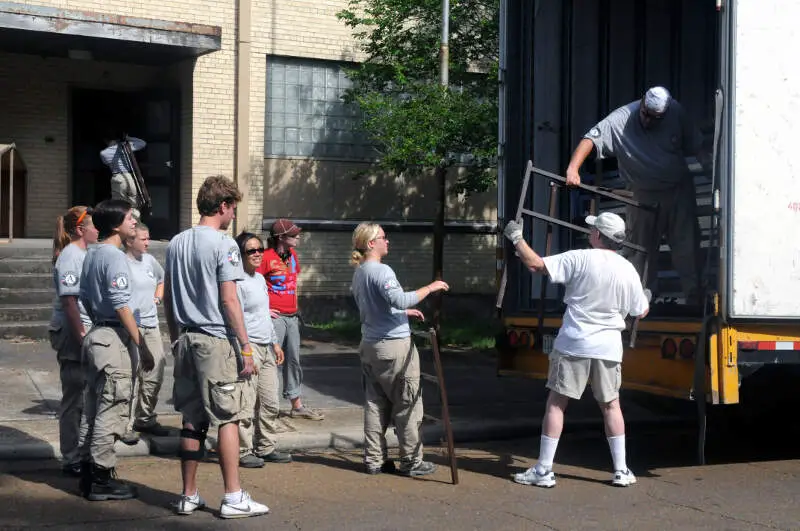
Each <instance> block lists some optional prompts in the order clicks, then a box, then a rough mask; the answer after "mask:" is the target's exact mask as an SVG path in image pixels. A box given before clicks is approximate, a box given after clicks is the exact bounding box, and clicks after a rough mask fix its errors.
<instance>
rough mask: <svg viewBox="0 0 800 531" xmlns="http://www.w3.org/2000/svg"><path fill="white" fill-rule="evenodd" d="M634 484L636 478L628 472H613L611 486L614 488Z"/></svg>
mask: <svg viewBox="0 0 800 531" xmlns="http://www.w3.org/2000/svg"><path fill="white" fill-rule="evenodd" d="M634 483H636V476H634V475H633V472H631V471H630V470H617V471H616V472H614V479H612V480H611V484H612V485H614V486H615V487H629V486H631V485H633V484H634Z"/></svg>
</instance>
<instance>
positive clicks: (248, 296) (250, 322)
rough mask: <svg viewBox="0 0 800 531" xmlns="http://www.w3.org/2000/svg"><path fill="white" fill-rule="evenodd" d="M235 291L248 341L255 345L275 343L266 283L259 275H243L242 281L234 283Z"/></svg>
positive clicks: (276, 340) (275, 338) (276, 339)
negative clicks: (237, 293)
mask: <svg viewBox="0 0 800 531" xmlns="http://www.w3.org/2000/svg"><path fill="white" fill-rule="evenodd" d="M236 290H237V291H238V292H239V301H241V303H242V311H243V312H244V325H245V328H246V329H247V337H248V338H249V339H250V341H252V342H253V343H255V344H257V345H266V344H267V343H277V342H278V338H277V337H276V336H275V328H274V327H273V326H272V318H271V317H270V315H269V292H268V291H267V281H266V280H264V277H263V276H262V275H261V273H255V274H253V275H248V274H247V273H245V275H244V280H242V281H241V282H237V283H236Z"/></svg>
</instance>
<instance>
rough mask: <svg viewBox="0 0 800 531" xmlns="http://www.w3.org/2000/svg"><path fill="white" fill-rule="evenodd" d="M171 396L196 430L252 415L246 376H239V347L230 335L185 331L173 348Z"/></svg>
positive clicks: (184, 418)
mask: <svg viewBox="0 0 800 531" xmlns="http://www.w3.org/2000/svg"><path fill="white" fill-rule="evenodd" d="M173 354H174V356H175V371H174V376H175V385H174V387H173V388H172V400H173V403H174V405H175V410H176V411H179V412H180V413H181V415H183V423H184V424H191V425H192V426H193V427H194V429H195V430H200V429H202V428H203V427H208V426H212V425H213V426H217V427H218V426H221V425H224V424H229V423H231V422H239V421H240V420H242V419H245V418H248V417H251V418H252V416H253V404H252V403H251V402H249V396H248V394H247V392H246V388H247V386H248V385H249V384H248V382H247V381H246V380H243V379H241V378H240V377H239V363H238V360H237V355H236V351H235V350H234V348H233V345H232V344H231V342H230V341H229V340H228V339H223V338H219V337H214V336H210V335H208V334H204V333H202V332H184V333H182V334H181V336H180V337H179V338H178V341H177V343H176V345H175V347H174V349H173Z"/></svg>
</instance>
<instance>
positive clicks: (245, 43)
mask: <svg viewBox="0 0 800 531" xmlns="http://www.w3.org/2000/svg"><path fill="white" fill-rule="evenodd" d="M237 5H238V9H237V20H236V51H235V53H236V77H235V85H236V86H235V88H234V91H235V94H236V107H235V108H236V110H235V112H236V116H235V128H236V131H235V135H236V136H235V145H234V149H233V153H234V159H233V171H234V180H235V182H236V185H237V186H238V187H239V190H241V192H242V201H241V203H239V205H238V206H237V208H236V220H235V221H234V224H233V227H234V229H233V230H234V232H235V233H238V232H241V231H242V230H243V229H244V228H245V227H246V226H247V221H248V219H249V212H248V210H249V209H248V202H249V200H250V189H249V188H250V187H249V183H248V181H249V179H248V175H249V173H250V172H249V169H250V38H251V35H252V25H251V23H252V20H251V11H252V0H238V2H237Z"/></svg>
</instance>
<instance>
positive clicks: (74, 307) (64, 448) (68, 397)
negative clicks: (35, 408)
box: [50, 206, 97, 477]
mask: <svg viewBox="0 0 800 531" xmlns="http://www.w3.org/2000/svg"><path fill="white" fill-rule="evenodd" d="M96 242H97V229H96V228H95V226H94V224H93V223H92V209H91V208H89V207H85V206H74V207H72V208H70V209H69V210H68V211H67V213H66V214H64V215H63V216H59V217H58V220H57V221H56V232H55V236H54V237H53V284H54V285H55V288H56V301H55V303H54V305H53V316H52V318H51V319H50V345H51V346H52V347H53V350H55V351H56V358H57V359H58V367H59V375H60V377H61V405H60V407H59V411H58V434H59V441H60V444H61V456H62V459H63V460H64V464H63V467H62V471H63V472H64V474H67V475H69V476H75V477H80V475H81V463H80V447H81V446H82V445H83V443H84V440H85V438H86V424H85V422H81V417H82V413H83V388H84V383H85V381H86V377H85V376H84V374H83V368H82V367H81V343H82V342H83V337H84V336H85V335H86V332H88V331H89V329H90V328H91V327H92V320H91V319H90V318H89V314H87V313H86V309H85V308H84V306H83V303H81V301H80V299H79V295H80V290H81V284H80V280H81V271H82V270H83V261H84V260H85V259H86V249H87V247H88V246H89V245H91V244H93V243H96Z"/></svg>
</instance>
